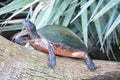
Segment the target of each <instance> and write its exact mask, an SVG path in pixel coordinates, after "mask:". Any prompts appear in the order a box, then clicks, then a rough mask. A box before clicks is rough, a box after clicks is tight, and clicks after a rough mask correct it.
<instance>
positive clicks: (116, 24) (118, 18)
mask: <svg viewBox="0 0 120 80" xmlns="http://www.w3.org/2000/svg"><path fill="white" fill-rule="evenodd" d="M119 23H120V14H119V15H118V17H117V18H116V20H115V21H114V22H113V24H112V26H111V27H110V29H109V30H108V31H107V33H106V34H105V37H104V39H106V38H107V37H108V36H109V35H110V34H111V33H112V31H113V30H115V28H116V27H117V26H118V24H119Z"/></svg>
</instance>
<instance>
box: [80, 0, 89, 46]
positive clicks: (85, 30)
mask: <svg viewBox="0 0 120 80" xmlns="http://www.w3.org/2000/svg"><path fill="white" fill-rule="evenodd" d="M86 2H87V1H86V0H84V2H82V4H84V3H86ZM81 22H82V31H83V32H82V33H83V39H84V43H85V45H86V47H88V16H87V10H84V12H83V13H82V14H81Z"/></svg>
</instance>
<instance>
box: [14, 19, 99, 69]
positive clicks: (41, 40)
mask: <svg viewBox="0 0 120 80" xmlns="http://www.w3.org/2000/svg"><path fill="white" fill-rule="evenodd" d="M22 24H23V25H24V26H25V28H26V31H25V33H26V35H24V36H22V35H21V33H19V34H17V37H16V36H15V37H14V42H15V43H18V44H20V45H22V44H23V43H27V42H28V43H29V44H30V45H31V46H32V47H33V48H34V49H36V50H39V51H43V52H46V53H49V56H48V66H49V67H51V68H54V67H55V65H56V55H59V56H65V57H72V58H78V59H84V60H85V62H86V64H87V66H88V68H89V69H90V70H95V69H96V68H97V67H96V65H95V64H94V62H93V60H92V59H91V58H90V57H89V56H88V54H87V52H85V51H82V50H79V49H76V48H73V47H70V46H68V45H65V44H62V43H56V42H54V41H51V40H48V39H47V38H46V37H44V36H43V35H42V34H41V33H38V32H37V30H36V26H35V25H34V24H33V23H32V22H31V21H29V20H27V19H23V20H22ZM18 35H19V36H18Z"/></svg>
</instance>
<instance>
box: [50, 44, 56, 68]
mask: <svg viewBox="0 0 120 80" xmlns="http://www.w3.org/2000/svg"><path fill="white" fill-rule="evenodd" d="M48 51H49V57H48V66H49V67H51V68H54V66H55V65H56V55H55V53H54V50H53V48H52V45H51V44H48Z"/></svg>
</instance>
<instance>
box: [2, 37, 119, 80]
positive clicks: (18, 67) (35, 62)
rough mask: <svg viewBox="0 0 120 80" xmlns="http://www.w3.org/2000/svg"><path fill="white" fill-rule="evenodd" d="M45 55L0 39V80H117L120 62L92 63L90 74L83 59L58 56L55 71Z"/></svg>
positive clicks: (100, 61) (99, 61) (96, 61)
mask: <svg viewBox="0 0 120 80" xmlns="http://www.w3.org/2000/svg"><path fill="white" fill-rule="evenodd" d="M47 61H48V54H46V53H43V52H40V51H37V50H31V49H28V48H25V47H23V46H20V45H17V44H15V43H13V42H11V41H9V40H7V39H5V38H4V37H2V36H0V80H103V79H104V80H120V62H115V61H103V60H94V62H95V64H96V66H97V69H96V70H95V71H90V70H89V69H88V68H87V66H86V64H85V62H84V60H80V59H73V58H66V57H60V56H57V61H56V62H57V64H56V66H55V68H54V69H50V68H49V67H48V65H47Z"/></svg>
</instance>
